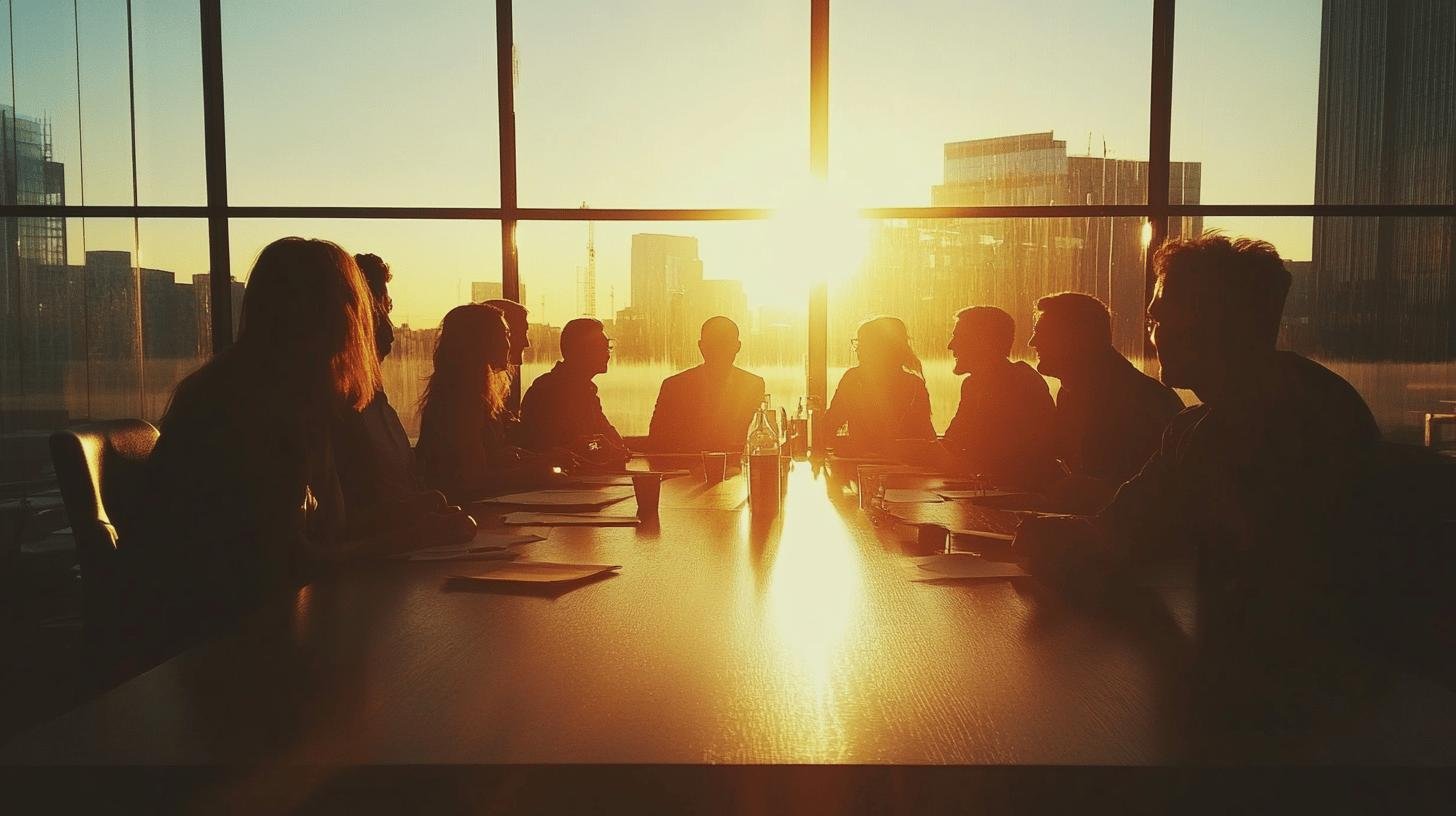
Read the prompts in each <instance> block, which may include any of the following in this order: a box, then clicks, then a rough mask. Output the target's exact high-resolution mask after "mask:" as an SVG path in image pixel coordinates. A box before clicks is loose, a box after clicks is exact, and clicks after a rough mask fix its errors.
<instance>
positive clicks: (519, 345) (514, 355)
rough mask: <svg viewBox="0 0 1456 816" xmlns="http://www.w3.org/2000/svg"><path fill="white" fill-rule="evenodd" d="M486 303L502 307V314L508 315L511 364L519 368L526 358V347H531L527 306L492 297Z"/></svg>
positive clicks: (498, 307)
mask: <svg viewBox="0 0 1456 816" xmlns="http://www.w3.org/2000/svg"><path fill="white" fill-rule="evenodd" d="M485 305H487V306H494V307H495V308H497V309H500V311H501V314H503V315H505V316H506V326H507V327H509V328H510V330H511V365H513V366H516V367H517V368H519V367H520V365H521V361H522V360H524V359H525V354H526V349H528V348H530V347H531V337H530V334H531V331H530V326H529V325H528V323H527V321H526V314H527V313H526V307H525V306H522V305H521V304H519V303H517V302H515V301H514V300H506V299H505V298H492V299H490V300H487V301H486V302H485Z"/></svg>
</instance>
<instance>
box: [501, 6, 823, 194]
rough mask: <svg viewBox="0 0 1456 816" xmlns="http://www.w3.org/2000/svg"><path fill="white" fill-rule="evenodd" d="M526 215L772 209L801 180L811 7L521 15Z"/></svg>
mask: <svg viewBox="0 0 1456 816" xmlns="http://www.w3.org/2000/svg"><path fill="white" fill-rule="evenodd" d="M515 28H516V31H515V38H516V49H517V57H518V60H519V66H518V67H519V86H518V89H517V93H516V127H517V134H518V142H517V152H518V156H519V161H520V181H519V183H520V199H521V203H522V204H524V205H527V206H538V207H542V206H544V207H563V206H565V207H574V206H577V205H578V204H579V203H580V202H582V201H586V202H589V203H590V204H592V205H593V206H598V207H742V206H765V205H774V204H777V203H779V202H780V201H782V200H784V198H785V197H786V196H792V195H793V194H794V191H795V190H796V189H797V186H798V185H799V184H800V183H801V181H802V180H803V179H804V178H805V177H806V176H807V168H808V142H809V139H808V109H809V108H808V97H809V91H808V88H809V67H808V62H809V59H808V49H809V4H808V3H807V2H781V0H744V1H743V2H736V3H683V2H679V0H616V1H615V2H611V3H579V2H567V1H566V0H537V1H536V2H530V3H524V2H522V3H516V4H515Z"/></svg>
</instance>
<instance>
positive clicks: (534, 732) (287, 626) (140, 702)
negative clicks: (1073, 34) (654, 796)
mask: <svg viewBox="0 0 1456 816" xmlns="http://www.w3.org/2000/svg"><path fill="white" fill-rule="evenodd" d="M649 466H650V467H651V468H654V469H661V468H675V467H681V468H682V469H685V470H687V471H688V473H687V474H685V475H681V476H678V477H677V478H669V479H667V480H666V481H665V482H664V483H663V489H662V496H661V507H660V509H659V512H658V514H657V517H656V518H655V519H649V520H647V521H644V522H643V523H641V524H639V525H637V526H621V527H552V528H549V529H547V528H541V529H540V530H538V532H540V533H541V534H542V535H544V536H546V538H545V540H542V541H537V542H534V543H529V544H525V545H522V546H520V547H519V548H518V549H519V552H520V555H519V557H520V559H522V560H538V561H539V560H549V561H564V562H574V563H591V564H605V565H618V566H619V567H620V569H619V570H617V571H616V572H615V573H611V574H607V575H605V576H602V577H598V578H596V579H593V580H589V581H585V582H577V583H574V584H569V585H566V586H562V587H544V588H537V587H521V586H516V585H504V586H485V585H481V586H476V585H471V584H464V583H462V582H460V581H457V580H453V579H452V577H453V576H459V575H469V574H470V573H471V571H472V570H473V569H476V568H479V567H480V566H481V564H482V563H484V562H476V561H470V560H459V561H418V562H417V561H379V562H370V563H360V564H356V565H353V566H350V567H348V568H345V569H342V570H340V571H338V572H337V573H336V574H332V575H330V576H328V577H326V578H323V579H321V580H318V581H316V582H315V583H313V584H311V585H309V586H306V587H303V588H302V589H300V590H298V591H297V593H296V594H294V595H292V596H291V597H288V598H286V599H280V600H279V601H277V602H275V603H272V604H270V605H268V606H266V607H265V608H263V609H261V610H259V611H258V612H257V613H256V614H254V615H253V616H251V617H249V618H247V619H246V620H244V621H243V622H242V623H241V624H240V625H239V626H238V627H237V628H236V629H235V630H233V631H228V632H225V633H222V634H220V635H219V636H217V637H216V638H215V639H213V640H211V641H209V642H206V643H204V644H202V645H199V646H197V647H195V648H193V649H191V650H189V651H187V652H185V653H183V654H181V655H179V656H177V657H175V658H173V659H172V660H170V661H168V662H166V663H164V664H162V665H160V666H158V667H156V668H154V669H152V670H151V671H148V672H146V673H144V674H142V675H140V676H138V677H135V678H133V679H131V680H130V681H128V682H126V683H124V684H123V685H121V686H119V687H117V688H115V689H113V690H112V691H110V692H109V693H106V694H104V695H103V696H101V697H99V698H97V699H95V700H93V701H91V702H88V703H86V704H84V705H82V706H81V707H79V708H78V709H76V710H74V711H72V712H70V713H68V714H66V715H63V716H61V717H60V718H58V719H56V720H54V721H52V722H50V723H48V724H46V725H43V726H41V727H40V728H37V729H35V730H34V731H32V732H30V733H28V734H24V735H22V736H20V737H19V738H18V739H17V740H15V741H13V742H12V743H11V744H9V745H8V746H6V747H5V748H3V749H0V763H3V764H4V765H6V766H9V767H11V768H12V769H13V768H15V767H16V766H23V767H25V768H28V769H29V770H30V771H39V772H45V773H48V774H50V775H51V776H49V777H43V778H56V775H58V774H59V775H61V776H62V777H63V778H64V775H65V773H66V771H65V769H67V768H72V769H75V768H84V769H89V770H91V771H96V770H98V769H101V770H106V769H110V770H109V773H110V774H111V776H110V777H108V778H111V779H112V780H113V781H114V782H117V783H118V784H119V783H120V781H121V780H132V782H133V783H134V784H133V788H132V789H133V790H134V791H135V790H136V786H138V785H140V786H141V787H142V788H146V787H147V786H150V785H153V784H154V782H155V780H156V778H157V777H155V776H154V775H151V774H150V773H142V774H141V775H140V776H139V777H135V778H134V777H132V776H128V774H127V773H126V771H128V770H130V771H138V770H140V771H143V772H145V771H148V769H151V771H152V772H155V773H162V775H163V776H162V777H161V778H162V779H165V780H171V781H178V780H179V779H180V780H182V781H185V782H187V783H189V784H191V785H192V786H193V787H194V788H196V787H201V788H205V789H207V790H213V791H216V790H224V791H226V792H227V795H229V796H233V795H242V794H241V793H240V792H246V791H249V790H254V789H266V790H288V791H293V792H294V794H296V795H297V796H305V797H307V796H317V795H319V790H320V789H321V787H322V788H323V789H329V788H330V786H338V785H344V786H345V787H347V788H348V789H349V790H352V791H354V792H356V793H357V792H358V791H359V790H370V789H371V788H370V785H372V784H374V782H371V781H368V780H378V779H387V780H391V782H392V783H401V784H414V785H417V786H419V787H425V788H431V789H435V790H438V788H439V777H438V776H437V774H443V773H459V774H467V775H468V774H472V773H473V774H476V775H477V776H476V777H472V778H477V779H481V780H485V781H483V782H481V784H483V785H485V786H486V788H487V789H489V790H490V791H493V792H495V793H496V794H498V793H499V791H500V790H501V789H502V786H504V787H505V788H506V789H509V790H511V791H514V793H512V794H510V795H511V796H527V795H531V796H548V797H549V796H557V795H563V794H562V790H563V789H564V787H572V786H570V785H566V783H565V782H562V780H564V779H574V780H575V781H576V782H577V783H581V784H585V785H595V786H597V787H598V789H599V790H609V791H615V792H616V794H618V795H623V796H628V795H636V794H641V793H643V792H644V791H656V790H660V789H661V786H663V785H667V788H668V789H674V788H673V785H676V786H677V787H678V788H681V789H682V791H687V790H691V791H698V792H701V791H717V793H716V794H711V795H715V796H719V797H720V799H719V801H718V804H723V800H722V799H721V797H723V796H727V797H728V798H729V799H730V800H732V799H733V797H734V796H745V795H750V794H745V793H743V792H742V791H743V790H745V787H744V786H745V785H748V787H749V788H751V789H753V790H757V791H758V792H759V793H758V794H751V795H765V796H767V795H769V794H768V793H765V792H764V791H765V790H774V789H779V788H780V787H781V786H780V785H779V782H782V781H783V780H779V782H776V781H774V780H778V779H779V778H778V777H775V776H773V774H774V773H776V771H775V770H774V769H773V768H772V767H770V766H780V768H781V769H782V767H783V766H787V767H788V768H791V769H792V768H796V769H798V770H797V772H798V773H800V774H808V775H809V777H808V778H809V779H810V780H811V782H810V783H809V784H810V787H811V788H812V789H813V790H814V791H816V792H815V793H814V794H813V795H814V796H819V797H822V796H841V797H842V796H850V795H851V793H849V792H855V791H857V792H858V793H854V794H852V795H855V796H858V795H866V796H871V795H873V796H880V797H884V796H893V797H904V796H907V795H909V794H907V793H906V792H905V790H904V787H905V785H906V784H907V783H906V782H905V779H906V777H905V776H903V775H897V774H896V773H895V772H894V771H893V769H894V768H897V767H898V768H901V769H902V770H904V769H909V770H905V772H906V773H910V774H912V777H913V775H914V774H915V773H916V771H915V770H914V769H917V768H918V769H921V771H920V773H928V774H932V776H931V778H930V782H929V783H928V784H929V787H930V788H932V789H939V790H941V791H942V792H945V791H962V792H964V791H966V790H982V792H983V793H984V790H985V788H986V784H987V783H984V780H983V784H981V785H980V786H979V787H978V786H977V785H975V784H971V783H970V782H968V781H967V779H968V777H966V776H965V775H964V774H972V775H974V773H975V772H976V771H977V770H978V769H979V770H980V771H981V772H988V769H989V771H994V769H1015V768H1021V769H1026V768H1028V767H1030V768H1039V769H1041V771H1042V772H1044V773H1047V774H1052V776H1051V777H1048V778H1052V779H1062V780H1065V779H1066V777H1065V776H1058V775H1056V768H1057V767H1058V766H1063V767H1065V766H1100V767H1106V768H1123V769H1136V768H1139V767H1141V768H1154V769H1156V768H1163V769H1168V768H1179V767H1186V765H1187V763H1189V762H1190V761H1193V762H1195V763H1196V762H1197V760H1190V757H1192V756H1193V754H1192V753H1191V748H1190V744H1189V740H1190V737H1189V729H1188V727H1187V725H1186V717H1184V716H1183V715H1182V713H1181V712H1182V710H1183V703H1184V702H1185V698H1186V691H1187V687H1188V682H1187V675H1188V667H1189V659H1190V651H1191V649H1190V643H1191V642H1192V634H1193V631H1194V626H1195V624H1196V608H1195V606H1196V604H1195V597H1194V592H1193V589H1192V584H1193V581H1192V570H1191V568H1190V567H1189V566H1188V565H1179V564H1174V565H1172V566H1171V567H1168V568H1165V569H1162V570H1160V571H1154V572H1151V573H1148V574H1146V575H1141V576H1139V577H1138V578H1137V579H1136V580H1132V581H1128V582H1126V584H1125V585H1124V586H1121V587H1119V588H1118V590H1117V591H1116V592H1104V593H1100V594H1098V595H1097V596H1096V597H1091V598H1088V597H1082V596H1077V595H1075V594H1073V595H1069V594H1068V593H1065V592H1062V591H1057V590H1056V589H1054V588H1049V587H1046V586H1043V585H1042V584H1041V583H1040V582H1038V581H1036V580H1034V579H1032V578H1012V579H1005V578H1001V579H989V580H923V579H925V578H926V577H927V573H925V572H924V571H921V570H918V568H917V566H916V564H915V560H914V559H915V557H916V556H925V555H929V554H933V553H935V552H937V551H940V550H941V549H942V548H943V547H944V546H945V545H944V544H943V543H942V542H941V541H939V540H935V541H927V540H926V537H923V536H921V535H919V534H918V529H917V526H916V524H917V522H922V521H925V520H926V519H925V518H920V517H917V515H916V514H917V513H931V512H943V509H937V508H935V507H934V506H933V505H929V504H927V505H925V506H923V507H915V506H906V507H900V508H897V512H894V513H891V512H886V511H885V510H880V511H876V512H866V511H865V510H862V509H861V508H860V506H859V505H860V501H859V496H858V495H857V494H856V491H857V485H856V482H855V479H854V478H853V474H852V473H851V472H849V471H852V469H853V468H852V466H845V465H843V464H842V463H835V462H830V463H827V464H826V463H810V462H807V461H800V462H794V463H792V465H791V467H790V468H789V471H788V474H787V476H786V483H785V487H784V492H783V498H782V503H781V507H780V508H779V509H778V510H777V511H776V512H769V511H767V510H763V509H758V510H755V509H754V508H750V507H749V506H748V505H747V503H746V501H745V492H746V486H745V485H746V482H745V479H744V477H743V476H742V475H741V474H737V473H733V474H730V475H729V476H728V478H726V479H724V480H722V481H718V482H709V481H705V479H704V478H703V472H702V469H701V467H700V466H699V465H698V464H697V459H696V457H686V458H682V459H673V458H668V459H665V460H663V459H656V458H654V459H653V460H651V461H650V462H642V461H634V462H633V463H632V465H631V467H633V468H638V469H646V468H648V467H649ZM889 478H899V479H903V480H905V481H904V482H903V484H905V485H909V486H914V485H916V484H919V483H922V481H923V480H924V479H925V478H927V477H924V476H916V475H914V474H903V475H900V476H895V477H889ZM917 480H922V481H917ZM632 507H633V502H632V500H631V499H628V500H626V502H624V503H623V504H622V505H621V506H620V507H619V508H616V509H617V510H620V511H621V512H623V513H630V512H632ZM887 507H888V506H887ZM482 521H484V522H486V523H490V522H492V521H493V518H491V517H489V514H482ZM937 523H944V520H943V519H940V520H939V521H937ZM531 529H533V528H531ZM950 544H951V545H952V546H954V547H957V548H964V547H965V546H967V545H968V542H966V541H961V540H956V539H954V538H953V539H952V540H951V542H950ZM971 544H974V542H971ZM1425 699H1426V702H1424V703H1423V705H1424V706H1425V708H1424V714H1423V717H1424V718H1425V719H1427V720H1432V719H1433V718H1434V721H1435V722H1436V723H1438V726H1432V727H1439V728H1447V730H1445V731H1440V732H1439V733H1441V734H1456V730H1450V729H1449V728H1448V726H1449V724H1450V723H1453V722H1456V715H1452V712H1456V705H1453V704H1451V695H1449V694H1446V693H1444V692H1443V691H1432V692H1429V694H1428V697H1427V698H1425ZM1432 700H1433V701H1435V702H1434V703H1431V702H1430V701H1432ZM1442 706H1444V707H1445V708H1442ZM1443 718H1444V719H1443ZM1394 739H1396V741H1400V740H1404V743H1402V744H1403V745H1404V746H1405V747H1407V748H1409V749H1410V751H1409V752H1408V754H1409V755H1407V754H1400V753H1398V752H1397V753H1395V754H1392V753H1391V752H1390V751H1389V750H1387V749H1386V747H1382V746H1372V747H1371V749H1370V750H1371V755H1370V756H1371V759H1372V761H1391V760H1389V757H1391V756H1398V757H1400V758H1399V759H1398V760H1397V761H1400V762H1419V763H1422V764H1431V765H1437V766H1439V765H1443V764H1451V763H1453V761H1456V760H1453V749H1452V745H1450V744H1447V745H1432V744H1429V743H1428V739H1429V738H1428V737H1425V736H1420V735H1416V734H1413V733H1408V732H1404V731H1402V732H1401V735H1399V736H1398V737H1396V738H1394ZM1359 759H1360V758H1359V757H1356V761H1358V760H1359ZM939 766H946V767H950V766H954V767H955V768H957V769H959V771H961V772H963V773H962V774H960V775H953V776H949V777H946V776H939V775H935V774H936V773H951V772H952V771H950V770H941V771H939V772H937V771H934V770H933V769H934V768H936V767H939ZM835 767H838V768H840V769H841V770H840V771H839V772H841V773H851V774H858V776H851V777H837V776H833V774H834V773H836V771H835V770H834V768H835ZM719 768H721V769H729V770H727V771H724V772H725V773H739V774H742V775H745V778H747V779H748V780H750V781H751V780H753V779H759V778H763V779H765V780H766V781H764V782H763V784H761V785H758V786H757V787H754V786H753V785H751V784H749V783H748V782H744V781H743V779H734V778H726V779H720V778H719V777H716V776H713V773H714V769H719ZM424 769H431V770H428V771H427V770H424ZM778 772H785V773H787V772H789V771H783V770H780V771H778ZM1068 772H1069V773H1070V772H1071V769H1068ZM755 773H756V774H759V775H760V776H758V777H756V776H754V774H755ZM816 773H817V774H830V776H829V777H823V778H821V777H816V776H814V774H816ZM644 774H645V775H644ZM685 774H686V776H685ZM764 774H768V775H769V776H767V777H762V775H764ZM421 775H423V776H421ZM1037 778H1040V777H1037ZM135 779H141V780H145V781H144V782H136V781H135ZM523 779H525V780H529V782H523V781H522V780H523ZM814 779H819V780H820V781H819V782H813V781H812V780H814ZM825 779H828V780H830V781H827V782H826V781H824V780H825ZM997 779H998V780H999V781H998V782H996V783H994V784H993V785H992V786H993V787H995V788H996V789H997V790H1002V791H1003V792H1004V790H1005V779H1004V778H1000V777H997ZM1015 779H1018V780H1021V782H1020V783H1019V784H1020V785H1021V787H1022V788H1023V789H1025V788H1032V789H1035V788H1037V787H1038V786H1039V784H1040V783H1037V782H1034V781H1032V780H1031V779H1030V778H1024V777H1020V776H1018V777H1015ZM340 780H352V781H350V782H348V783H347V784H346V783H343V782H341V781H340ZM623 780H631V781H630V783H628V782H624V781H623ZM672 780H675V782H674V781H672ZM833 780H839V781H837V782H836V781H833ZM921 781H925V780H921ZM785 784H786V785H787V786H788V788H789V789H793V790H802V786H798V787H796V786H794V785H790V784H788V783H785ZM1109 784H1112V783H1109ZM1118 784H1121V782H1120V781H1119V782H1118ZM359 786H362V788H361V787H359ZM523 786H524V787H523ZM624 786H625V787H624ZM867 786H868V787H867ZM164 787H165V786H164ZM912 787H915V788H916V789H920V787H922V786H921V785H920V784H919V783H918V782H917V783H915V784H914V785H912ZM1053 787H1055V786H1053ZM579 788H580V785H576V786H575V787H573V788H572V789H579ZM870 788H873V790H874V793H873V794H870V793H866V791H867V790H869V789H870ZM1063 789H1064V790H1065V787H1064V788H1063ZM300 791H303V792H302V793H300ZM527 791H529V792H530V793H527ZM682 791H680V793H682ZM725 791H729V792H728V793H725ZM734 791H736V792H737V793H733V792H734ZM826 791H828V792H826ZM493 795H494V794H493ZM682 795H688V794H687V793H682ZM693 795H694V796H696V795H699V794H697V793H694V794H693ZM702 795H710V794H702ZM189 801H193V800H189ZM512 801H518V800H512ZM734 801H736V800H734ZM814 801H819V800H818V799H816V800H814ZM194 803H195V802H194ZM739 804H741V802H740V803H739ZM694 809H695V808H694Z"/></svg>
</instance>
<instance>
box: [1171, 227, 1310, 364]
mask: <svg viewBox="0 0 1456 816" xmlns="http://www.w3.org/2000/svg"><path fill="white" fill-rule="evenodd" d="M1153 269H1154V272H1155V273H1156V275H1157V280H1156V283H1155V284H1154V287H1153V300H1152V302H1151V303H1149V304H1148V329H1149V331H1150V332H1151V336H1152V341H1153V346H1154V347H1155V348H1156V349H1157V351H1158V362H1159V364H1160V366H1161V368H1162V378H1163V382H1164V383H1165V384H1167V385H1170V386H1174V387H1179V388H1191V389H1194V390H1197V389H1198V388H1199V387H1200V386H1205V387H1206V386H1209V385H1214V384H1216V383H1218V382H1220V381H1222V380H1223V379H1225V378H1226V377H1228V376H1229V375H1234V376H1237V371H1238V370H1239V369H1240V368H1242V367H1243V364H1244V363H1245V362H1247V361H1249V360H1252V359H1255V358H1257V357H1259V356H1262V355H1264V354H1268V353H1270V352H1272V351H1273V350H1274V344H1275V342H1276V341H1277V340H1278V337H1279V320H1280V318H1281V316H1282V315H1283V313H1284V298H1285V296H1286V295H1287V294H1288V293H1289V270H1288V269H1286V268H1285V266H1284V262H1283V261H1282V260H1280V258H1279V253H1278V251H1276V250H1275V249H1274V247H1273V246H1272V245H1271V244H1269V243H1268V242H1266V241H1257V240H1253V239H1250V238H1236V239H1230V238H1228V237H1226V236H1223V235H1217V234H1213V235H1204V236H1202V237H1200V238H1185V239H1181V240H1176V241H1170V242H1168V243H1166V244H1164V245H1163V246H1162V247H1160V248H1159V249H1158V251H1157V254H1155V255H1154V256H1153Z"/></svg>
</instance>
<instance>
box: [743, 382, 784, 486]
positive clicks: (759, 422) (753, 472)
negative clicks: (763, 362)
mask: <svg viewBox="0 0 1456 816" xmlns="http://www.w3.org/2000/svg"><path fill="white" fill-rule="evenodd" d="M774 419H775V417H774V412H773V408H772V407H771V404H770V401H769V397H768V396H767V395H765V396H764V398H763V404H762V406H761V407H760V408H759V410H758V412H757V413H755V414H754V416H753V425H751V426H750V427H749V429H748V443H747V445H746V446H745V447H744V458H745V459H747V460H748V467H747V470H748V506H749V509H750V510H752V511H753V512H755V513H773V512H776V511H777V510H778V507H779V434H778V430H777V428H775V427H774V426H775V422H774Z"/></svg>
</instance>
